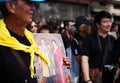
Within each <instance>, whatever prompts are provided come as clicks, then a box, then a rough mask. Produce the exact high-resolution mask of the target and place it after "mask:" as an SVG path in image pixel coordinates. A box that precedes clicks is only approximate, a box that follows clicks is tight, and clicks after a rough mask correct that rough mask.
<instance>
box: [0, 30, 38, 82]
mask: <svg viewBox="0 0 120 83" xmlns="http://www.w3.org/2000/svg"><path fill="white" fill-rule="evenodd" d="M9 31H10V30H9ZM10 34H11V36H13V37H15V38H16V39H17V40H18V41H19V42H21V43H23V44H25V45H30V43H29V41H28V40H27V38H26V37H25V36H23V37H22V36H19V35H17V34H15V33H13V32H11V31H10ZM18 53H19V54H20V57H21V58H22V59H23V61H24V63H25V65H26V67H27V68H29V66H30V54H29V53H25V52H23V51H18ZM29 72H30V71H29ZM24 76H25V75H24V73H23V70H22V68H21V66H20V64H19V63H18V61H17V60H16V58H15V57H14V55H13V54H12V52H11V50H10V48H8V47H5V46H0V82H3V83H25V79H24ZM34 83H36V79H35V82H34Z"/></svg>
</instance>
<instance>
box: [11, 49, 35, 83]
mask: <svg viewBox="0 0 120 83" xmlns="http://www.w3.org/2000/svg"><path fill="white" fill-rule="evenodd" d="M11 52H12V53H13V55H14V56H15V58H16V59H17V61H18V63H19V64H20V66H21V68H22V70H23V72H24V75H25V83H29V82H30V83H33V82H32V79H30V76H29V75H30V74H29V70H28V69H27V67H26V65H25V63H24V61H23V60H22V58H21V57H20V54H19V53H18V52H17V51H16V50H12V49H11Z"/></svg>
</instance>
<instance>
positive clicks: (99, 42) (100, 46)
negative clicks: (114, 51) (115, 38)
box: [97, 35, 111, 53]
mask: <svg viewBox="0 0 120 83" xmlns="http://www.w3.org/2000/svg"><path fill="white" fill-rule="evenodd" d="M97 39H98V44H99V48H100V51H101V53H102V52H103V49H102V45H101V41H100V37H99V35H97ZM107 41H108V45H109V50H110V52H111V44H110V37H109V36H108V40H107Z"/></svg>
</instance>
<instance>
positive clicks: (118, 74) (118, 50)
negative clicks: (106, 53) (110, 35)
mask: <svg viewBox="0 0 120 83" xmlns="http://www.w3.org/2000/svg"><path fill="white" fill-rule="evenodd" d="M114 64H115V68H116V70H115V76H114V80H115V83H120V25H119V27H118V38H117V40H116V41H115V45H114Z"/></svg>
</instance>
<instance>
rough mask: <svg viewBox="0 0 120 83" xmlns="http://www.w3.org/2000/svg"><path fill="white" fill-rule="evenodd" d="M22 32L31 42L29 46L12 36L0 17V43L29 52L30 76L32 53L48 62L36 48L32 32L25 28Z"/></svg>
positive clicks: (32, 60)
mask: <svg viewBox="0 0 120 83" xmlns="http://www.w3.org/2000/svg"><path fill="white" fill-rule="evenodd" d="M24 34H25V36H26V38H27V39H28V40H29V42H30V43H31V46H26V45H24V44H22V43H20V42H19V41H18V40H17V39H16V38H15V37H12V36H11V35H10V33H9V31H8V30H7V28H6V25H5V23H4V19H0V45H2V46H6V47H10V48H12V49H14V50H21V51H24V52H27V53H30V56H31V59H30V70H31V77H33V75H34V54H37V55H38V56H39V57H40V58H41V59H42V60H43V61H44V62H45V63H46V64H50V62H49V60H48V59H47V58H46V57H45V56H44V55H43V54H42V53H41V52H40V51H39V50H38V49H37V45H36V44H35V42H34V36H33V34H32V33H31V32H30V31H28V30H27V29H25V31H24Z"/></svg>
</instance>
